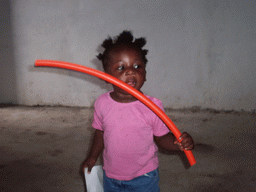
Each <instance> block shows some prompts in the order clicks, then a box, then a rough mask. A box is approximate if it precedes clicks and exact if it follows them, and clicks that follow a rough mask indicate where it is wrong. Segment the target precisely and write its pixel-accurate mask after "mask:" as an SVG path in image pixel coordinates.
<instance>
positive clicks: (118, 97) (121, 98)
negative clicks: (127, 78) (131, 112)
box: [110, 91, 138, 103]
mask: <svg viewBox="0 0 256 192" xmlns="http://www.w3.org/2000/svg"><path fill="white" fill-rule="evenodd" d="M110 96H111V98H112V99H113V100H115V101H116V102H119V103H130V102H133V101H137V100H138V99H137V98H135V97H133V96H132V95H130V94H122V93H116V92H115V91H113V92H111V93H110Z"/></svg>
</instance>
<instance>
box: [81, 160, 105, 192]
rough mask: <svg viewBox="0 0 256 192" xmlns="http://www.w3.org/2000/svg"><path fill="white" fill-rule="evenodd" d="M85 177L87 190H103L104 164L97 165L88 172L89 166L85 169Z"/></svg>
mask: <svg viewBox="0 0 256 192" xmlns="http://www.w3.org/2000/svg"><path fill="white" fill-rule="evenodd" d="M84 177H85V183H86V188H87V192H103V191H104V190H103V169H102V165H96V166H94V167H93V168H92V170H91V173H90V174H88V168H87V167H86V168H85V169H84Z"/></svg>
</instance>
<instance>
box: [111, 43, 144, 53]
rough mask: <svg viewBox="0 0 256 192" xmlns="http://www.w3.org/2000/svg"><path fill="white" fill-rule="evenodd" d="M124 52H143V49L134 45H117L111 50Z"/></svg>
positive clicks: (112, 51)
mask: <svg viewBox="0 0 256 192" xmlns="http://www.w3.org/2000/svg"><path fill="white" fill-rule="evenodd" d="M122 52H133V53H138V54H141V50H140V49H139V48H137V47H135V46H133V45H123V44H121V45H116V46H115V47H113V48H112V49H111V50H110V54H117V53H122Z"/></svg>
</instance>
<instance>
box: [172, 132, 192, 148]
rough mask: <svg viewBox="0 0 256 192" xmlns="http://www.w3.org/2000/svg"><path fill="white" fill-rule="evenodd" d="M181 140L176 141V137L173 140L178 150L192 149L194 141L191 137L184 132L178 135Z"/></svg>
mask: <svg viewBox="0 0 256 192" xmlns="http://www.w3.org/2000/svg"><path fill="white" fill-rule="evenodd" d="M180 140H182V141H181V142H179V141H177V139H176V140H175V141H174V144H176V145H178V146H179V148H180V150H181V151H183V150H192V149H194V141H193V138H192V137H191V136H190V135H189V134H188V133H186V132H184V133H182V134H181V136H180Z"/></svg>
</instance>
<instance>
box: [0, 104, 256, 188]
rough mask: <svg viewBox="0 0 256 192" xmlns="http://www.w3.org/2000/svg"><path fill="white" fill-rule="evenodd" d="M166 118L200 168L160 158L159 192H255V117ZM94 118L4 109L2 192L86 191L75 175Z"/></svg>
mask: <svg viewBox="0 0 256 192" xmlns="http://www.w3.org/2000/svg"><path fill="white" fill-rule="evenodd" d="M166 114H167V115H168V116H169V117H170V118H171V119H172V120H173V122H174V123H175V124H176V125H177V127H178V128H179V130H180V131H181V132H183V131H186V132H188V133H190V134H191V135H192V136H193V138H194V140H195V143H196V146H195V149H194V150H193V154H194V156H195V158H196V160H197V163H196V164H195V165H194V166H192V167H189V165H188V162H187V159H186V157H185V156H184V154H183V153H168V152H165V151H161V152H160V153H159V160H160V168H159V171H160V187H161V191H162V192H172V191H175V192H176V191H177V192H178V191H179V192H180V191H191V192H201V191H205V192H206V191H207V192H208V191H210V192H211V191H212V192H217V191H218V192H219V191H225V192H227V191H232V192H234V191H237V192H241V191H246V192H249V191H256V166H255V159H256V154H255V149H256V131H255V122H256V119H255V117H256V115H255V112H237V111H217V110H210V109H208V110H201V109H200V108H199V109H198V108H192V109H184V110H166ZM92 118H93V109H92V108H79V107H61V106H59V107H49V106H47V107H45V106H44V107H43V106H42V107H40V106H39V107H28V106H1V107H0V191H1V192H9V191H11V192H16V191H17V192H18V191H29V192H30V191H31V192H45V191H47V192H52V191H53V192H59V191H60V192H71V191H72V192H73V191H76V192H78V191H81V192H84V191H86V187H85V184H84V178H83V174H82V173H81V169H80V168H81V164H82V162H83V161H84V159H85V158H86V156H87V153H88V150H89V148H90V144H91V140H92V135H93V132H94V130H93V129H92V128H91V123H92ZM97 164H101V159H99V161H98V162H97Z"/></svg>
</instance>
